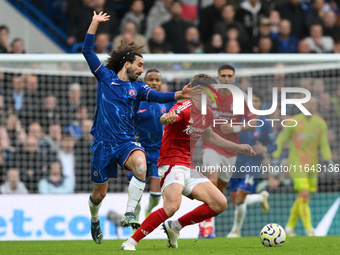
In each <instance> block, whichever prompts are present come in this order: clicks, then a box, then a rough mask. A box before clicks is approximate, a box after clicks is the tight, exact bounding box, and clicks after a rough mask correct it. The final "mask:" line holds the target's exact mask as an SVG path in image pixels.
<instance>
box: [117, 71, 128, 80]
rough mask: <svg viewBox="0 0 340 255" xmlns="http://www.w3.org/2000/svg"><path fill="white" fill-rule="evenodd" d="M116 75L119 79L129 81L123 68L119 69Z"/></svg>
mask: <svg viewBox="0 0 340 255" xmlns="http://www.w3.org/2000/svg"><path fill="white" fill-rule="evenodd" d="M117 76H118V78H119V80H121V81H130V79H129V77H128V75H127V73H126V71H125V70H123V69H121V70H120V71H119V72H118V73H117Z"/></svg>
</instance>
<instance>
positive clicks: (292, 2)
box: [279, 0, 308, 39]
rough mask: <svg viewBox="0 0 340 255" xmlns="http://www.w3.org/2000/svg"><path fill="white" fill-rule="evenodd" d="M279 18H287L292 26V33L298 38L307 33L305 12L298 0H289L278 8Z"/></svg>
mask: <svg viewBox="0 0 340 255" xmlns="http://www.w3.org/2000/svg"><path fill="white" fill-rule="evenodd" d="M279 12H280V15H281V19H288V20H289V21H290V23H291V24H294V26H293V27H292V33H291V34H292V35H293V36H295V37H296V38H298V39H301V38H304V37H306V36H307V35H308V27H307V24H306V16H305V12H304V10H303V8H302V6H301V3H300V0H289V2H287V3H286V4H284V5H282V6H281V7H280V8H279Z"/></svg>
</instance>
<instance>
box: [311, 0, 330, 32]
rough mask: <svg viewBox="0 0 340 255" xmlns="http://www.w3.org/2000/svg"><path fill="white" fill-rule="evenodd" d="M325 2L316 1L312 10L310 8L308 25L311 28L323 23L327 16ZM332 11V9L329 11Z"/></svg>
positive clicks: (322, 0) (323, 0)
mask: <svg viewBox="0 0 340 255" xmlns="http://www.w3.org/2000/svg"><path fill="white" fill-rule="evenodd" d="M324 7H325V0H314V1H313V5H312V8H310V10H309V12H308V15H307V17H306V18H307V25H308V27H310V26H311V25H312V24H315V23H320V24H321V23H322V21H323V17H324V15H325V8H324ZM329 10H330V9H329Z"/></svg>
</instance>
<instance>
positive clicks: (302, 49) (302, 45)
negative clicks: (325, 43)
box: [297, 39, 316, 54]
mask: <svg viewBox="0 0 340 255" xmlns="http://www.w3.org/2000/svg"><path fill="white" fill-rule="evenodd" d="M297 53H302V54H309V53H316V52H315V51H311V50H310V47H309V42H308V40H307V39H301V40H300V41H299V44H298V48H297Z"/></svg>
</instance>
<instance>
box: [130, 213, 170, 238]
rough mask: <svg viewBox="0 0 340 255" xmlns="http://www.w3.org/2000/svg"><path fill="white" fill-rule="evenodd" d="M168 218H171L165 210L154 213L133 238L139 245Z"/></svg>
mask: <svg viewBox="0 0 340 255" xmlns="http://www.w3.org/2000/svg"><path fill="white" fill-rule="evenodd" d="M168 218H169V217H168V215H167V214H166V212H165V211H164V209H163V208H161V209H158V210H157V211H154V212H153V213H151V214H150V215H149V216H148V217H147V218H146V219H145V220H144V221H143V223H142V225H141V226H140V227H139V229H137V230H136V232H135V233H134V234H133V236H132V238H133V240H135V241H136V242H137V243H138V242H139V241H140V240H141V239H143V238H144V237H146V236H147V235H148V234H150V233H151V232H152V231H154V229H155V228H157V227H158V226H159V225H160V224H161V223H162V222H164V221H166V220H167V219H168Z"/></svg>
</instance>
